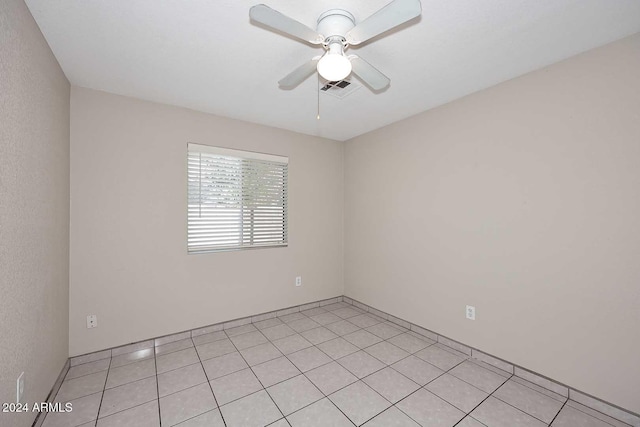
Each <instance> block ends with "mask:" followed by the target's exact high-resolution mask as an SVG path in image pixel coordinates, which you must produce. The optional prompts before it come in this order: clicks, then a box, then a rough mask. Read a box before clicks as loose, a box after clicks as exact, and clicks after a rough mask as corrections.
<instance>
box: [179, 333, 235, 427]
mask: <svg viewBox="0 0 640 427" xmlns="http://www.w3.org/2000/svg"><path fill="white" fill-rule="evenodd" d="M191 342H192V343H193V346H194V348H195V342H194V341H193V337H191ZM196 356H197V357H198V360H199V361H200V367H201V368H202V371H203V372H204V377H205V378H206V380H207V384H208V385H209V389H210V390H211V395H212V396H213V401H214V402H215V404H216V409H217V410H218V412H220V418H222V423H223V424H224V425H225V427H226V426H227V422H226V421H225V419H224V415H222V410H221V409H220V405H218V399H217V398H216V394H215V393H214V392H213V386H212V385H211V381H210V380H209V375H208V374H207V370H206V369H205V368H204V364H203V363H202V359H200V354H199V353H198V350H197V349H196ZM188 366H190V365H188ZM198 385H201V384H198ZM207 412H208V411H207ZM203 414H206V412H203ZM200 415H202V414H198V415H196V416H194V417H192V418H195V417H199V416H200ZM192 418H188V419H187V420H184V421H188V420H190V419H192ZM184 421H183V422H184Z"/></svg>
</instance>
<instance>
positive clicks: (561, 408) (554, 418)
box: [549, 398, 609, 425]
mask: <svg viewBox="0 0 640 427" xmlns="http://www.w3.org/2000/svg"><path fill="white" fill-rule="evenodd" d="M568 401H569V399H568V398H567V400H565V401H564V403H563V404H562V406H561V407H560V410H559V411H558V413H557V414H556V415H555V416H554V417H553V419H552V420H551V422H550V423H549V425H552V424H553V422H554V421H555V420H556V418H558V415H560V412H562V410H563V409H564V407H565V406H567V402H568ZM607 424H609V423H607Z"/></svg>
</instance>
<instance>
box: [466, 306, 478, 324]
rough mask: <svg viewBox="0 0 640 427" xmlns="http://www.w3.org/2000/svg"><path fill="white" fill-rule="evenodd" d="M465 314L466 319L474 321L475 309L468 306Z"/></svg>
mask: <svg viewBox="0 0 640 427" xmlns="http://www.w3.org/2000/svg"><path fill="white" fill-rule="evenodd" d="M466 313H467V319H469V320H476V308H475V307H474V306H472V305H468V306H467V310H466Z"/></svg>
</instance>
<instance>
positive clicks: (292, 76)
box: [278, 56, 320, 89]
mask: <svg viewBox="0 0 640 427" xmlns="http://www.w3.org/2000/svg"><path fill="white" fill-rule="evenodd" d="M319 59H320V57H319V56H317V57H315V58H313V59H312V60H311V61H308V62H305V63H304V64H302V65H301V66H299V67H298V68H296V69H295V70H293V71H292V72H291V73H289V74H288V75H287V76H286V77H284V78H283V79H282V80H280V81H279V82H278V85H280V87H282V88H284V89H291V88H294V87H296V86H298V85H299V84H300V83H302V82H303V81H305V80H306V79H307V78H308V77H309V76H310V75H311V74H313V73H315V72H316V67H317V66H318V60H319Z"/></svg>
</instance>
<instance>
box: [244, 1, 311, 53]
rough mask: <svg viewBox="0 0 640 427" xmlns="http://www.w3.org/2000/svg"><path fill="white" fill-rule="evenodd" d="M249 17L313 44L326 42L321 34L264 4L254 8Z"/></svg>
mask: <svg viewBox="0 0 640 427" xmlns="http://www.w3.org/2000/svg"><path fill="white" fill-rule="evenodd" d="M249 17H250V18H251V19H253V20H254V21H256V22H259V23H261V24H264V25H266V26H267V27H270V28H273V29H275V30H278V31H282V32H283V33H286V34H289V35H291V36H293V37H296V38H298V39H300V40H303V41H305V42H308V43H311V44H321V43H322V41H323V40H324V38H323V37H322V36H321V35H320V34H318V33H317V32H315V31H314V30H312V29H311V28H309V27H307V26H306V25H304V24H302V23H300V22H298V21H296V20H295V19H292V18H289V17H288V16H286V15H283V14H282V13H280V12H278V11H277V10H273V9H271V8H270V7H269V6H267V5H264V4H259V5H256V6H253V7H252V8H251V9H250V10H249Z"/></svg>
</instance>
